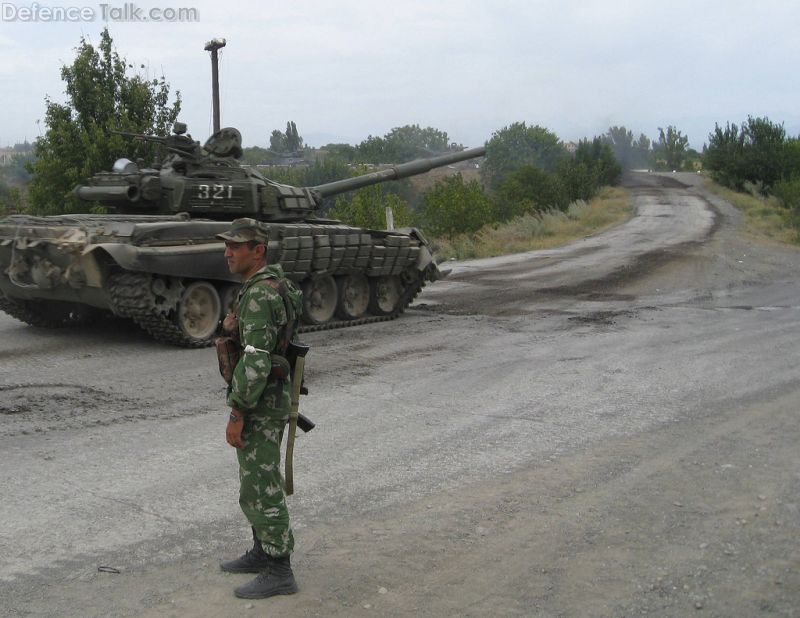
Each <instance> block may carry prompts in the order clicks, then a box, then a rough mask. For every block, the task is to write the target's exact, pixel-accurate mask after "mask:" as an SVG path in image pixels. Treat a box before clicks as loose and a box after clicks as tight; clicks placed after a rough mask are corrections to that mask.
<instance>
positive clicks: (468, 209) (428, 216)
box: [423, 174, 494, 238]
mask: <svg viewBox="0 0 800 618" xmlns="http://www.w3.org/2000/svg"><path fill="white" fill-rule="evenodd" d="M423 208H424V219H425V228H426V230H428V231H430V233H431V234H432V235H434V236H447V237H448V238H453V237H454V236H456V235H457V234H464V233H471V232H475V231H477V230H479V229H480V228H481V227H482V226H484V225H486V224H487V223H491V222H492V221H493V220H494V213H493V209H492V205H491V202H490V201H489V197H488V196H487V195H486V193H484V191H483V187H481V185H480V184H479V183H478V182H476V181H474V180H473V181H470V182H464V179H463V178H462V177H461V174H455V175H453V176H450V177H448V178H445V179H444V180H443V181H441V182H439V183H437V184H436V186H434V187H433V188H432V189H431V190H430V191H428V192H427V193H426V194H425V196H424V198H423Z"/></svg>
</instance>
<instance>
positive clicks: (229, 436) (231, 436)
mask: <svg viewBox="0 0 800 618" xmlns="http://www.w3.org/2000/svg"><path fill="white" fill-rule="evenodd" d="M243 427H244V419H242V420H240V421H236V422H234V421H233V420H229V421H228V426H227V427H226V429H225V440H227V442H228V444H230V445H231V446H234V447H236V448H244V441H243V440H242V428H243Z"/></svg>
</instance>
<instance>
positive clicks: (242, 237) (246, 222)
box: [216, 218, 268, 243]
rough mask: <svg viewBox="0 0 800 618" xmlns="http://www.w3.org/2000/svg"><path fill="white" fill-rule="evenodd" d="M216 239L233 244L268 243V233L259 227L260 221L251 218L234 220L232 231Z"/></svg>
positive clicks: (219, 235) (218, 235)
mask: <svg viewBox="0 0 800 618" xmlns="http://www.w3.org/2000/svg"><path fill="white" fill-rule="evenodd" d="M216 237H217V238H221V239H222V240H229V241H231V242H248V241H251V240H257V241H258V242H263V243H266V242H267V240H268V235H267V232H266V231H264V229H262V228H261V227H260V226H259V225H258V221H256V220H255V219H249V218H243V219H234V220H233V221H232V222H231V229H229V230H228V231H227V232H224V233H222V234H217V236H216Z"/></svg>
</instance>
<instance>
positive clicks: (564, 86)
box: [0, 0, 800, 149]
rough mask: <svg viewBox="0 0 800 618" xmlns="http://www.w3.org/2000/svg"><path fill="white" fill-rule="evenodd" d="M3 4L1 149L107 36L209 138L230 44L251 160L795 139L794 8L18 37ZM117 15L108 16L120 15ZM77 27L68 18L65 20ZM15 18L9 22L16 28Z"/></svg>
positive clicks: (157, 26)
mask: <svg viewBox="0 0 800 618" xmlns="http://www.w3.org/2000/svg"><path fill="white" fill-rule="evenodd" d="M0 1H2V4H3V7H2V10H3V15H2V18H3V19H2V21H0V111H1V112H2V113H0V146H6V145H10V144H13V143H15V142H17V141H22V140H24V139H26V138H27V139H28V140H33V139H35V138H36V137H37V135H39V133H40V131H41V132H43V131H44V125H43V123H42V124H41V125H40V124H37V121H39V120H43V118H44V106H45V104H44V98H45V95H49V96H50V97H51V98H53V99H54V100H58V101H63V100H64V94H63V91H64V87H63V83H62V82H61V79H60V75H59V70H60V67H61V66H62V65H63V64H69V63H71V62H72V60H73V59H74V57H75V51H74V48H75V47H76V46H77V44H78V43H79V41H80V38H81V36H85V37H86V38H87V39H89V40H90V41H92V42H93V43H94V44H97V43H98V42H99V38H100V37H99V35H100V32H101V30H102V29H103V27H104V26H105V25H108V27H109V30H110V32H111V36H112V38H113V39H114V43H115V46H116V48H117V51H118V52H119V53H120V55H122V56H123V57H125V58H126V59H127V60H128V61H129V62H131V63H133V64H134V65H135V66H137V67H138V66H139V65H142V64H143V65H145V67H146V68H145V69H143V70H141V69H140V71H141V72H144V73H145V74H147V75H150V76H160V75H162V74H163V75H164V76H165V77H166V79H167V81H168V82H169V83H170V84H171V86H172V87H173V89H177V90H180V92H181V95H182V97H183V111H182V112H181V116H180V119H181V120H183V121H184V122H186V123H187V124H188V125H189V132H190V133H192V134H193V136H194V137H195V138H196V139H200V140H201V141H204V140H205V138H206V137H207V136H208V134H209V133H210V129H211V86H210V61H209V54H208V53H207V52H204V51H203V46H204V44H205V42H206V41H208V40H210V39H212V38H214V37H224V38H226V39H227V41H228V45H227V47H226V48H225V49H224V50H222V52H221V99H222V125H223V126H226V125H228V126H235V127H238V128H239V129H240V130H241V131H242V135H243V138H244V143H245V145H246V146H253V145H266V144H267V143H268V140H269V134H270V133H271V131H272V130H273V129H275V128H280V129H284V128H285V126H286V122H287V120H294V121H295V122H296V123H297V127H298V130H299V132H300V134H301V135H302V136H303V137H304V138H305V141H306V143H308V144H310V145H312V146H319V145H322V144H325V143H328V142H331V141H343V142H349V143H358V142H360V141H361V140H363V139H365V138H366V137H367V136H368V135H378V136H382V135H384V134H385V133H387V132H388V131H389V130H390V129H392V128H393V127H396V126H401V125H405V124H414V123H416V124H420V125H422V126H423V127H424V126H432V127H435V128H438V129H441V130H443V131H446V132H447V133H448V134H449V136H450V138H451V139H452V140H453V141H458V142H462V143H464V144H465V145H469V146H476V145H480V144H482V143H483V142H485V141H486V140H487V139H489V138H490V137H491V135H492V133H493V132H494V131H496V130H498V129H501V128H502V127H504V126H506V125H508V124H511V123H513V122H516V121H525V122H527V123H528V124H530V125H533V124H539V125H542V126H545V127H547V128H549V129H550V130H552V131H554V132H555V133H557V134H558V136H559V137H560V138H561V139H563V140H577V139H579V138H583V137H592V136H594V135H599V134H601V133H604V132H605V131H606V130H607V129H608V127H609V126H611V125H619V124H623V125H625V126H627V127H628V128H629V129H632V130H633V131H634V132H635V133H636V134H637V135H638V134H639V133H640V132H643V133H645V134H646V135H647V136H648V137H651V138H655V137H656V136H657V134H658V127H666V126H667V125H669V124H672V125H675V126H676V127H678V129H680V130H681V131H683V133H684V134H687V135H688V136H689V139H690V144H691V146H693V147H695V148H698V149H699V148H701V147H702V145H703V143H704V142H705V141H707V136H708V133H709V132H710V131H712V130H713V128H714V123H715V122H718V123H720V124H724V123H725V122H726V121H732V122H736V123H737V124H738V123H739V122H741V121H742V120H744V119H745V118H746V117H747V116H748V114H750V115H754V116H765V115H766V116H768V117H769V118H770V119H771V120H773V121H776V122H783V123H784V124H785V126H786V129H787V131H788V132H789V133H790V134H791V135H797V134H798V133H800V88H798V79H797V76H796V72H797V66H798V60H800V54H798V48H800V36H798V35H797V32H798V27H800V3H795V2H790V1H788V0H784V1H771V0H759V1H758V2H754V1H752V0H751V1H749V2H739V1H716V0H715V1H703V0H694V1H692V2H689V1H686V2H684V1H682V0H670V1H669V2H665V1H664V0H660V1H658V2H651V1H647V0H642V1H624V0H614V1H611V0H607V1H589V0H587V1H578V0H560V1H535V0H526V1H520V2H517V1H503V0H493V1H492V2H489V1H485V0H480V1H470V0H459V1H455V0H408V1H405V0H396V1H394V2H391V3H390V2H381V1H380V0H368V1H360V0H330V1H321V0H319V1H312V0H293V1H292V0H281V1H275V0H267V1H260V2H256V1H242V2H233V1H231V2H220V1H219V0H215V1H209V2H207V1H205V0H168V1H167V2H165V3H161V4H158V3H155V2H137V3H135V4H136V6H137V7H139V8H140V9H141V10H142V12H143V14H144V15H146V14H147V12H148V11H149V10H150V9H152V8H154V7H160V8H165V7H167V8H174V9H179V8H194V9H196V11H197V13H198V15H199V20H197V21H192V22H182V23H164V22H162V23H154V22H152V21H151V22H147V23H142V22H125V23H123V22H119V21H112V20H109V21H108V22H104V21H103V19H102V17H103V10H104V9H103V6H102V5H101V3H83V4H82V3H81V0H68V1H67V2H54V3H46V2H43V3H41V4H40V5H39V6H47V7H73V8H75V9H88V12H90V13H94V18H93V19H88V20H84V21H72V22H53V21H44V20H43V19H42V18H41V10H40V15H39V21H31V20H28V21H22V20H21V19H20V18H19V16H20V9H23V8H28V9H30V10H31V11H33V10H34V9H35V8H36V7H34V4H33V3H31V2H18V1H14V2H5V1H4V0H0ZM122 6H124V3H122V2H117V3H110V4H108V5H106V10H107V9H108V7H116V8H118V9H119V8H121V7H122ZM73 14H74V13H73ZM13 17H16V18H17V19H16V21H14V20H12V18H13Z"/></svg>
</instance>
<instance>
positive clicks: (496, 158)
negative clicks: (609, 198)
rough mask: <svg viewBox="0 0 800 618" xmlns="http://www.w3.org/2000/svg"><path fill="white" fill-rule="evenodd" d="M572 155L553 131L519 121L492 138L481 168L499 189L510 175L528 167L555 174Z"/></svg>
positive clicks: (486, 179)
mask: <svg viewBox="0 0 800 618" xmlns="http://www.w3.org/2000/svg"><path fill="white" fill-rule="evenodd" d="M568 156H569V154H568V153H567V151H566V149H565V148H564V146H563V145H562V144H561V141H560V140H559V139H558V136H557V135H556V134H555V133H553V132H552V131H548V130H547V129H545V128H544V127H540V126H538V125H537V126H533V127H529V126H527V125H526V124H525V123H524V122H515V123H514V124H512V125H509V126H507V127H503V128H502V129H500V130H499V131H495V133H494V134H492V139H490V140H489V142H488V143H487V144H486V158H485V160H484V163H483V167H482V168H481V169H482V174H483V178H484V181H485V182H486V183H487V185H488V186H489V187H496V186H498V185H499V184H500V183H501V182H503V180H504V179H505V177H506V176H507V175H508V174H510V173H511V172H513V171H514V170H517V169H519V168H521V167H523V166H526V165H533V166H535V167H538V168H539V169H541V170H544V171H546V172H554V171H556V170H557V169H558V166H559V164H560V163H561V162H562V161H564V160H565V159H566V158H567V157H568Z"/></svg>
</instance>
